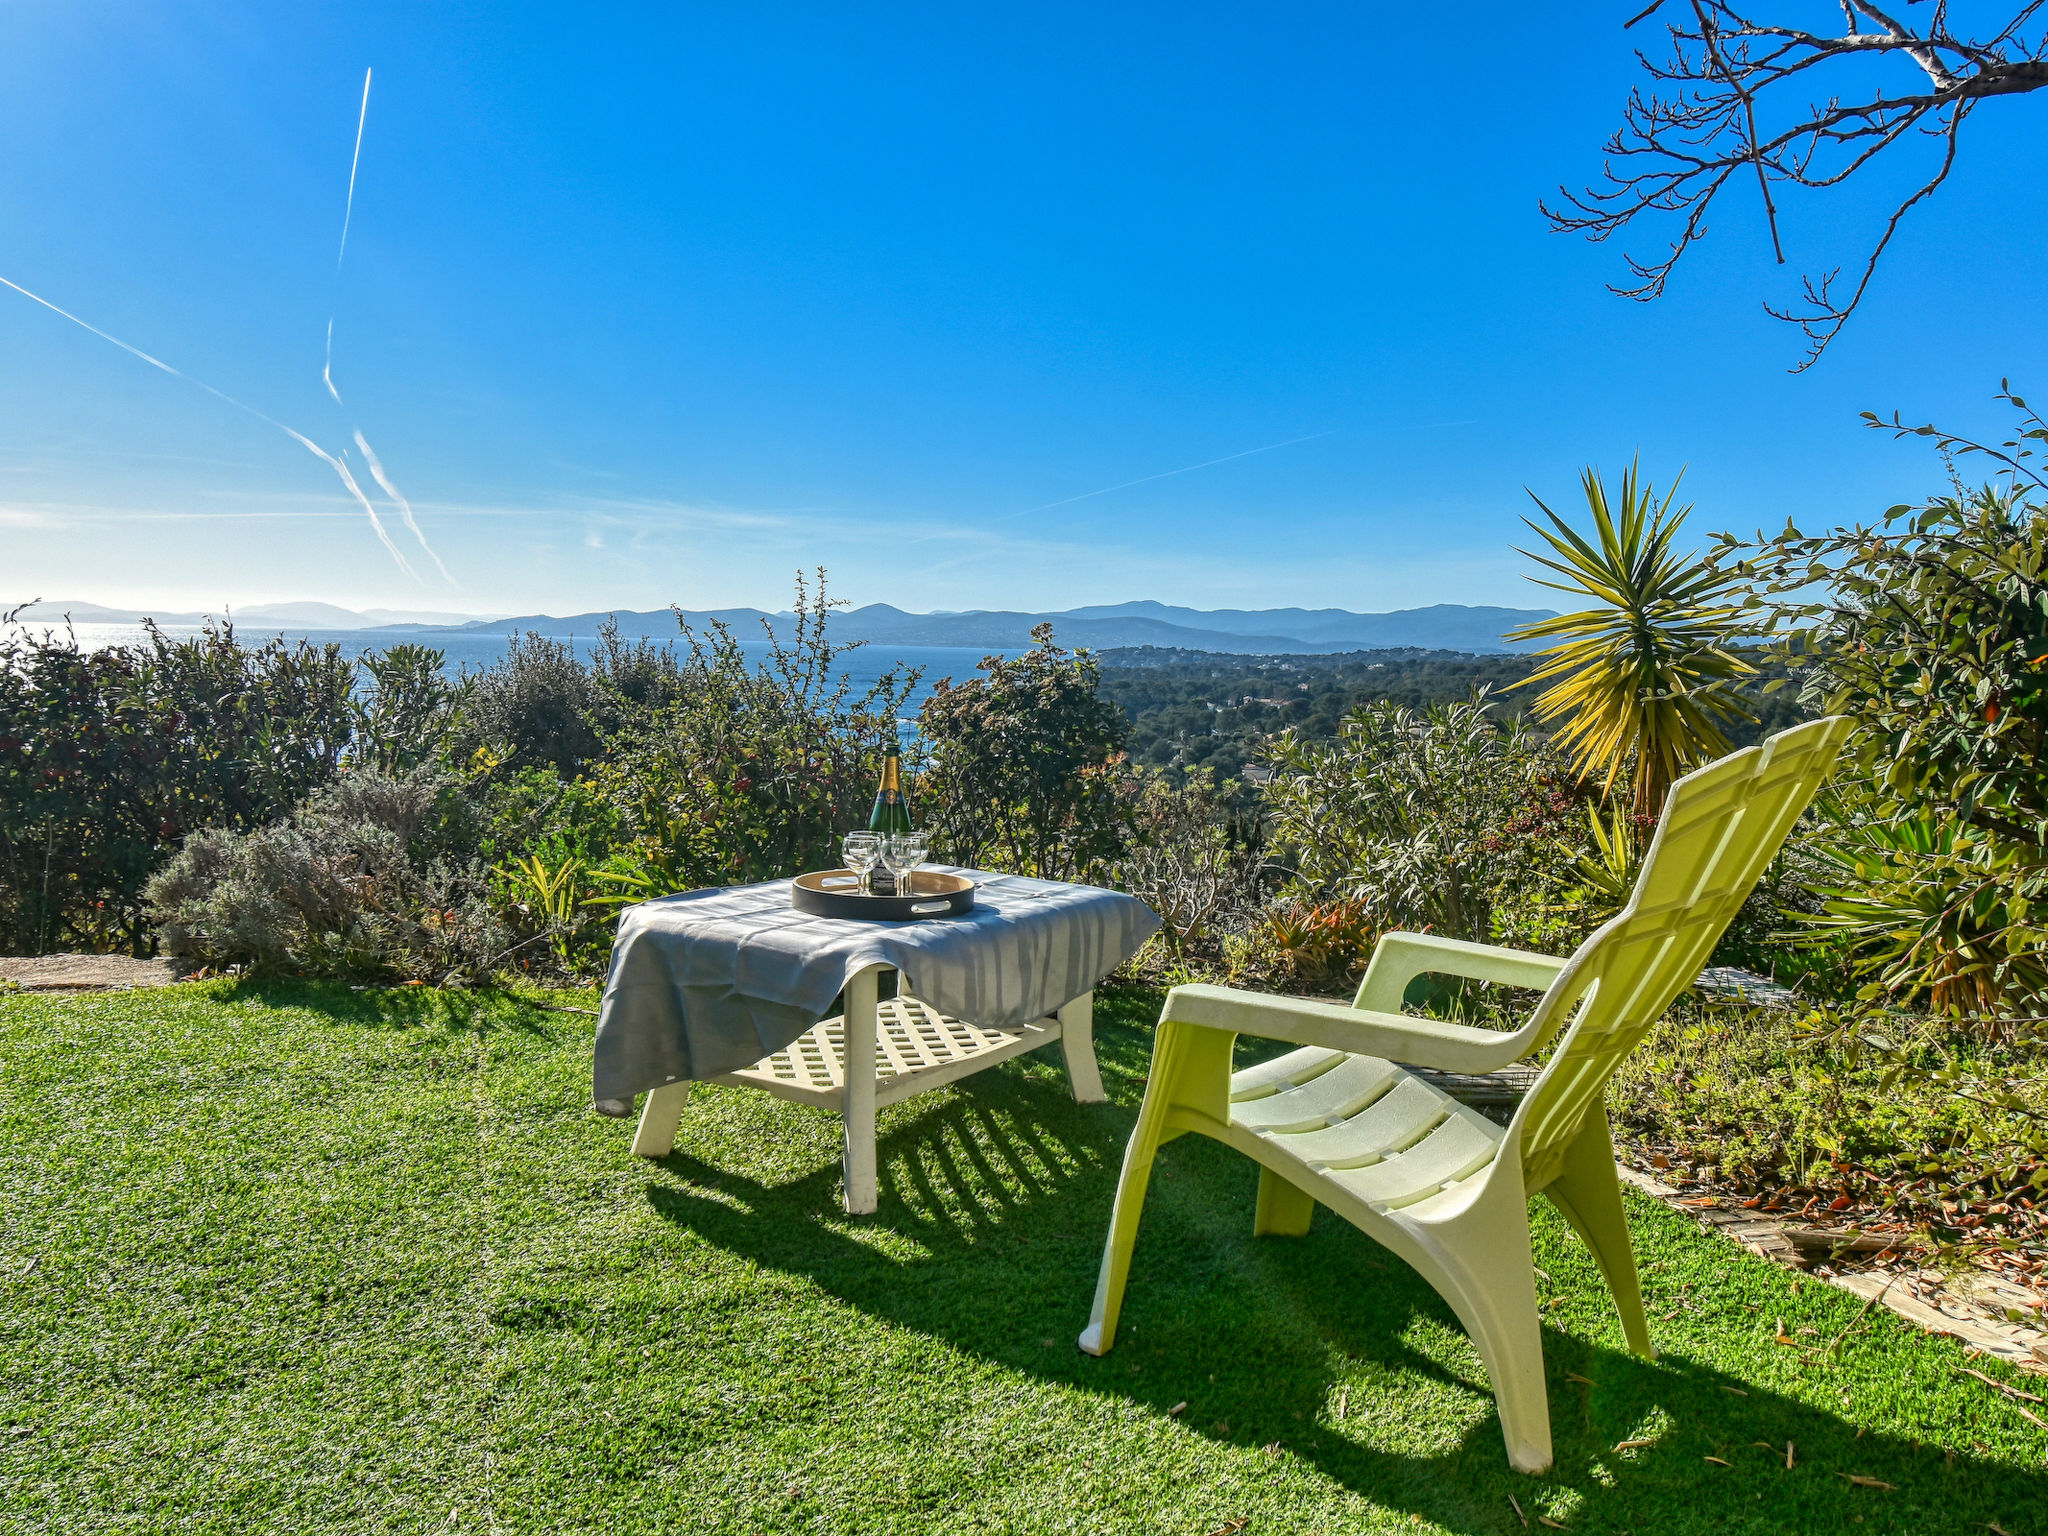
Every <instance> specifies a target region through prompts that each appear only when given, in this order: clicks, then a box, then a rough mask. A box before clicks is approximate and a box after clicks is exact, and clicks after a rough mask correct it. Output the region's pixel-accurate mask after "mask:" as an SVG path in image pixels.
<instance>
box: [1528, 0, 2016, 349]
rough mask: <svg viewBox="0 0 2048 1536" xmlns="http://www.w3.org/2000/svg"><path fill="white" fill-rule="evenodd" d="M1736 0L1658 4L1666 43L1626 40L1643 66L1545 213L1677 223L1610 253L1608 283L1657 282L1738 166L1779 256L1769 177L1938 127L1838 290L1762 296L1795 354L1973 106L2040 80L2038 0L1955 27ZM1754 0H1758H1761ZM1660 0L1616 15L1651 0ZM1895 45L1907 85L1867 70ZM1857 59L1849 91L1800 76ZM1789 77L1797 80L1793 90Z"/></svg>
mask: <svg viewBox="0 0 2048 1536" xmlns="http://www.w3.org/2000/svg"><path fill="white" fill-rule="evenodd" d="M1738 3H1740V4H1742V5H1744V6H1746V5H1747V4H1748V3H1749V0H1687V4H1686V7H1685V10H1684V13H1683V14H1682V15H1679V16H1678V17H1677V18H1676V19H1671V20H1666V21H1665V23H1664V28H1665V32H1666V35H1667V37H1668V39H1669V43H1670V52H1669V54H1668V56H1666V57H1665V58H1663V59H1661V60H1660V59H1654V58H1652V57H1651V56H1650V55H1649V54H1647V53H1643V52H1640V51H1639V52H1638V53H1637V55H1636V57H1637V60H1638V61H1639V62H1640V64H1641V65H1642V68H1643V72H1644V73H1645V74H1646V75H1647V76H1648V77H1649V83H1648V85H1647V86H1638V87H1637V88H1636V89H1635V90H1633V91H1631V92H1630V94H1629V99H1628V104H1627V105H1626V107H1625V108H1624V109H1623V113H1622V125H1621V127H1620V128H1618V129H1617V130H1616V131H1615V132H1614V133H1613V134H1612V135H1611V136H1610V137H1609V139H1608V141H1607V144H1606V156H1607V159H1606V164H1605V167H1604V178H1603V181H1602V182H1601V184H1599V185H1597V186H1591V187H1587V188H1585V189H1584V190H1582V191H1579V192H1573V191H1571V190H1570V189H1568V188H1560V189H1559V198H1558V200H1557V201H1556V202H1555V203H1546V204H1545V205H1544V213H1545V215H1546V216H1547V217H1548V218H1549V220H1550V222H1551V226H1552V227H1553V228H1555V229H1559V230H1566V231H1571V232H1573V233H1577V234H1583V235H1585V236H1586V237H1587V238H1588V239H1592V240H1605V239H1607V238H1608V237H1609V236H1610V235H1613V234H1614V233H1615V232H1617V231H1618V230H1622V229H1625V228H1627V227H1628V226H1629V225H1630V224H1632V223H1634V222H1635V221H1636V220H1637V219H1638V218H1641V217H1642V216H1644V215H1646V214H1647V215H1671V216H1675V217H1676V218H1677V219H1678V221H1679V224H1678V229H1677V232H1676V234H1675V235H1674V236H1673V237H1672V238H1671V240H1670V243H1669V244H1668V246H1667V247H1666V249H1665V251H1664V253H1663V254H1662V255H1661V256H1659V257H1657V258H1655V259H1638V258H1636V257H1634V256H1625V257H1624V258H1623V259H1624V261H1625V262H1626V263H1627V266H1628V270H1629V274H1630V278H1631V281H1630V282H1629V283H1627V284H1619V285H1615V287H1614V291H1615V292H1616V293H1619V294H1621V295H1623V296H1624V297H1627V298H1632V299H1643V300H1648V299H1654V298H1657V297H1658V296H1660V295H1661V294H1662V293H1663V292H1664V287H1665V284H1666V283H1667V282H1669V280H1670V277H1671V273H1672V271H1673V269H1674V268H1675V267H1676V266H1677V265H1678V263H1679V261H1680V260H1681V259H1682V258H1683V257H1684V256H1685V254H1686V252H1687V251H1689V250H1691V249H1692V247H1693V245H1694V244H1695V243H1697V242H1698V241H1699V240H1700V239H1701V238H1703V237H1704V236H1705V234H1706V232H1707V212H1708V209H1709V208H1710V207H1711V206H1712V204H1713V202H1714V200H1715V199H1716V198H1717V197H1719V196H1720V194H1721V192H1722V190H1723V189H1724V188H1725V187H1726V186H1727V185H1728V182H1729V178H1730V177H1731V176H1734V175H1736V174H1738V173H1742V174H1744V175H1747V174H1751V173H1753V174H1754V175H1755V177H1756V181H1757V190H1758V192H1759V194H1760V196H1761V198H1762V201H1763V209H1764V218H1765V222H1766V224H1767V226H1768V228H1769V231H1770V237H1771V247H1772V250H1773V253H1774V254H1775V256H1776V258H1777V260H1778V261H1779V263H1781V264H1782V263H1783V262H1784V261H1785V249H1784V241H1783V236H1782V233H1781V230H1780V227H1779V217H1778V215H1779V208H1778V200H1777V197H1776V195H1775V194H1774V192H1773V186H1774V184H1782V185H1787V186H1793V187H1799V188H1805V189H1810V190H1816V191H1822V190H1827V189H1829V188H1833V187H1838V186H1840V185H1842V184H1843V183H1844V182H1846V181H1847V180H1849V178H1850V177H1852V176H1854V175H1856V174H1857V173H1858V172H1859V171H1861V170H1863V169H1864V167H1866V166H1868V165H1869V164H1871V162H1872V161H1874V160H1876V159H1877V158H1878V157H1879V156H1881V155H1883V154H1884V152H1885V151H1886V150H1889V149H1890V148H1891V147H1892V146H1894V145H1896V144H1899V143H1901V142H1902V141H1904V140H1905V139H1906V138H1907V136H1908V135H1913V134H1923V135H1927V136H1930V137H1934V138H1939V139H1941V140H1942V141H1943V145H1942V156H1941V161H1940V164H1939V166H1938V167H1937V168H1936V169H1935V171H1934V172H1933V174H1932V175H1930V176H1928V177H1926V178H1925V179H1924V180H1923V181H1922V182H1921V183H1920V184H1919V186H1918V187H1917V188H1916V189H1915V190H1914V191H1912V192H1911V193H1910V194H1909V195H1907V196H1905V197H1904V198H1902V199H1901V200H1900V201H1899V202H1898V203H1897V204H1896V206H1895V207H1894V208H1893V211H1892V213H1891V216H1890V218H1889V219H1888V220H1887V221H1886V223H1885V226H1884V229H1883V232H1882V233H1881V234H1880V235H1879V236H1878V238H1877V239H1876V241H1875V242H1874V244H1873V245H1872V247H1871V249H1870V251H1869V253H1868V255H1867V256H1866V258H1865V259H1864V261H1863V264H1862V271H1861V274H1860V276H1859V277H1858V279H1857V282H1856V286H1855V288H1854V290H1853V291H1852V292H1850V293H1849V294H1848V295H1847V296H1846V297H1838V296H1837V295H1836V293H1835V292H1834V290H1833V285H1834V282H1835V280H1836V278H1837V277H1839V276H1840V273H1841V268H1839V267H1837V268H1835V269H1834V270H1832V271H1830V272H1827V273H1825V274H1824V275H1821V276H1819V277H1814V276H1808V277H1806V278H1804V279H1802V285H1801V286H1802V290H1803V294H1802V299H1801V302H1800V303H1799V304H1798V305H1797V306H1774V305H1770V304H1766V305H1765V309H1766V311H1767V312H1768V313H1770V314H1771V315H1772V316H1774V317H1775V318H1777V319H1780V320H1783V321H1785V322H1786V323H1788V324H1791V325H1796V326H1798V327H1799V328H1800V330H1801V331H1802V332H1803V333H1804V334H1805V336H1806V339H1807V344H1808V345H1807V353H1806V356H1805V358H1804V359H1803V360H1802V361H1801V362H1800V363H1799V365H1798V366H1797V367H1796V368H1795V369H1794V370H1793V371H1794V372H1799V371H1801V370H1803V369H1805V368H1809V367H1811V366H1812V365H1813V363H1814V362H1815V360H1817V359H1818V358H1819V357H1820V355H1821V353H1822V352H1824V351H1826V350H1827V347H1828V344H1829V343H1830V342H1832V341H1833V340H1834V338H1835V337H1836V335H1838V334H1839V333H1840V331H1841V329H1842V327H1843V326H1844V325H1845V324H1847V323H1848V320H1849V317H1850V316H1851V315H1852V314H1854V313H1855V311H1856V309H1857V306H1858V305H1860V304H1861V303H1862V302H1863V298H1864V295H1865V294H1866V293H1867V292H1868V290H1869V288H1870V283H1871V278H1872V276H1873V275H1874V274H1875V272H1876V270H1877V265H1878V262H1879V260H1880V259H1881V258H1882V257H1883V255H1884V252H1885V249H1886V247H1887V246H1889V245H1890V243H1891V239H1892V236H1893V235H1894V234H1895V233H1897V231H1898V228H1899V224H1900V222H1901V221H1902V220H1903V219H1904V218H1905V216H1906V214H1907V213H1908V212H1909V211H1910V210H1911V209H1912V208H1913V207H1914V206H1915V205H1916V204H1918V203H1920V202H1921V201H1923V200H1924V199H1925V198H1927V197H1929V196H1931V195H1932V194H1933V193H1934V191H1935V190H1936V189H1937V188H1938V187H1940V186H1941V184H1942V183H1943V182H1944V181H1945V180H1947V178H1948V174H1949V172H1950V171H1951V170H1952V169H1953V168H1954V166H1955V160H1956V154H1957V149H1958V145H1959V139H1960V135H1961V132H1962V127H1963V124H1964V122H1965V120H1967V119H1968V117H1969V116H1970V113H1971V111H1972V109H1973V108H1974V107H1975V106H1976V105H1977V104H1978V103H1979V102H1983V101H1988V100H1990V99H1992V98H1994V97H2000V96H2016V95H2023V94H2026V93H2028V92H2032V91H2037V90H2040V89H2042V88H2043V87H2044V86H2048V28H2044V27H2042V26H2041V25H2040V19H2041V13H2042V10H2043V6H2044V4H2048V0H2005V10H2004V12H2003V13H2002V14H2003V15H2004V17H2005V20H2004V21H2003V23H2002V24H2001V25H1999V26H1998V27H1997V30H1996V31H1994V32H1991V33H1989V34H1988V35H1985V36H1981V37H1980V36H1977V35H1974V34H1970V35H1959V34H1958V33H1957V32H1955V31H1954V30H1953V29H1952V27H1951V24H1950V17H1949V7H1948V5H1947V4H1946V3H1945V0H1944V3H1937V4H1936V5H1934V6H1933V7H1932V9H1931V13H1930V14H1928V15H1927V16H1926V17H1925V19H1924V20H1916V23H1915V24H1914V25H1907V24H1906V23H1904V22H1901V21H1898V20H1896V19H1894V18H1893V17H1891V16H1889V15H1887V14H1886V13H1885V12H1884V11H1882V10H1880V9H1878V8H1877V7H1876V6H1875V5H1868V4H1864V3H1862V0H1843V6H1842V12H1843V18H1844V21H1843V30H1842V31H1841V32H1839V33H1832V34H1824V33H1819V32H1812V31H1809V30H1807V29H1806V28H1804V27H1802V26H1795V25H1792V24H1790V23H1786V22H1779V21H1775V20H1770V19H1760V18H1758V17H1755V16H1752V15H1751V14H1749V13H1748V11H1747V10H1746V9H1737V5H1738ZM1764 3H1769V0H1764ZM1664 8H1665V7H1664V0H1657V3H1655V4H1652V5H1650V6H1649V7H1648V8H1646V9H1645V10H1643V11H1641V12H1639V13H1638V14H1637V15H1635V16H1634V17H1632V18H1631V19H1630V20H1629V23H1628V25H1629V26H1631V27H1633V26H1635V25H1636V24H1637V23H1638V22H1641V21H1644V20H1647V19H1648V18H1649V17H1650V16H1652V15H1654V14H1656V13H1658V12H1660V11H1662V10H1664ZM1891 59H1897V60H1900V61H1903V62H1904V63H1906V64H1909V65H1911V66H1912V70H1913V78H1914V82H1915V83H1914V85H1912V86H1911V87H1907V86H1906V85H1905V84H1904V82H1903V81H1900V80H1898V79H1896V78H1893V77H1892V76H1887V75H1885V74H1882V73H1872V71H1871V70H1870V68H1869V65H1870V63H1873V62H1874V63H1876V64H1878V65H1882V64H1883V63H1884V62H1885V61H1887V60H1891ZM1852 70H1854V71H1858V73H1857V75H1856V76H1855V81H1856V84H1857V85H1858V86H1859V88H1860V90H1861V94H1859V95H1858V96H1857V97H1856V98H1855V99H1845V97H1844V96H1842V95H1839V94H1830V95H1827V96H1826V97H1824V98H1818V99H1817V98H1816V97H1814V96H1813V95H1811V94H1808V93H1809V92H1811V91H1812V90H1813V89H1814V87H1815V86H1817V85H1820V84H1823V83H1825V84H1826V85H1827V86H1828V87H1829V89H1830V90H1833V89H1835V86H1836V82H1838V81H1841V82H1847V81H1848V80H1849V79H1850V78H1851V77H1850V73H1849V72H1850V71H1852ZM1802 87H1803V88H1804V89H1803V90H1802Z"/></svg>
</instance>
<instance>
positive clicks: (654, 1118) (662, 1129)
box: [633, 1083, 690, 1157]
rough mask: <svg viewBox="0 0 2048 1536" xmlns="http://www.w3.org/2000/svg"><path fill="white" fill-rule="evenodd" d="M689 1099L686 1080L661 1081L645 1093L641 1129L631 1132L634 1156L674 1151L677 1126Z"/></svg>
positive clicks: (661, 1154)
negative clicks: (679, 1081)
mask: <svg viewBox="0 0 2048 1536" xmlns="http://www.w3.org/2000/svg"><path fill="white" fill-rule="evenodd" d="M689 1102H690V1085H689V1084H688V1083H664V1084H662V1086H661V1087H659V1088H656V1089H654V1090H652V1091H651V1092H650V1093H649V1094H648V1095H647V1103H646V1105H645V1106H644V1107H642V1109H641V1111H640V1128H639V1129H638V1130H636V1131H635V1132H634V1133H633V1155H634V1156H635V1157H667V1156H668V1155H669V1153H670V1152H672V1151H674V1150H675V1145H676V1127H677V1125H679V1124H681V1122H682V1118H683V1106H684V1105H686V1104H688V1103H689Z"/></svg>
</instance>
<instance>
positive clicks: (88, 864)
mask: <svg viewBox="0 0 2048 1536" xmlns="http://www.w3.org/2000/svg"><path fill="white" fill-rule="evenodd" d="M355 681H356V670H355V664H354V663H353V662H351V661H349V660H347V659H346V658H344V657H343V656H342V654H341V650H340V647H338V646H335V645H325V646H314V645H310V644H307V643H305V642H303V641H302V642H300V643H298V644H297V645H290V646H288V645H285V644H284V643H283V642H282V641H279V640H272V641H270V642H268V643H267V644H264V645H260V646H247V645H244V644H243V643H242V642H241V641H240V640H239V639H237V638H236V635H235V632H234V630H233V628H232V626H229V625H225V624H222V625H213V624H209V625H208V626H207V627H206V628H205V630H204V631H203V632H202V633H201V634H199V635H197V636H194V637H192V638H190V639H186V640H177V641H174V640H171V639H170V638H169V637H167V636H165V635H164V634H162V633H161V632H160V631H157V630H156V629H154V628H153V627H152V628H151V630H150V632H149V635H148V638H147V640H146V641H144V642H142V643H140V644H135V645H123V646H110V647H107V648H104V649H101V650H97V651H90V652H86V651H81V650H80V649H79V648H78V645H77V642H76V640H75V639H74V638H72V637H71V636H70V635H68V634H65V635H58V634H55V633H52V632H47V631H46V632H43V633H40V634H32V633H30V632H27V631H25V630H22V629H19V628H14V627H8V628H5V629H4V630H0V949H5V950H7V951H8V952H11V953H16V954H34V953H38V952H41V951H44V950H48V949H60V948H82V949H107V948H120V949H132V950H135V951H136V952H138V953H145V952H147V950H148V947H149V944H150V933H149V928H148V925H147V922H146V919H145V917H144V912H143V894H142V893H143V886H144V884H145V883H146V882H147V880H148V879H149V877H150V875H151V874H153V873H154V872H155V871H156V870H157V868H158V867H159V866H160V865H161V864H162V863H163V861H164V860H165V859H166V858H167V857H168V856H169V854H170V852H171V850H173V849H175V848H176V847H177V846H178V845H179V843H180V842H181V841H182V840H184V839H185V838H186V837H187V836H188V835H189V834H191V833H192V832H194V831H196V830H198V829H201V828H207V827H213V828H223V829H229V830H236V829H245V828H249V827H255V826H260V825H262V824H263V823H265V822H267V821H269V820H271V819H273V818H274V817H277V816H280V815H282V814H284V812H285V811H286V810H288V809H289V808H290V807H291V806H292V805H294V804H295V803H297V802H298V801H299V800H300V799H302V798H303V797H304V796H305V795H306V794H307V793H309V792H310V791H312V790H313V789H315V788H317V787H318V786H319V785H321V784H324V783H326V782H328V781H329V780H330V779H332V778H333V776H334V774H335V772H336V771H337V769H338V767H339V765H340V763H341V759H342V755H343V752H344V751H345V749H346V748H347V746H348V743H349V739H350V734H351V731H352V729H353V725H354V721H355V712H354V708H353V706H352V704H351V690H352V689H353V687H354V684H355Z"/></svg>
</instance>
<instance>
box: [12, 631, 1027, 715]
mask: <svg viewBox="0 0 2048 1536" xmlns="http://www.w3.org/2000/svg"><path fill="white" fill-rule="evenodd" d="M30 627H31V628H35V627H39V626H33V625H32V626H30ZM76 629H77V633H78V643H79V645H80V646H81V647H83V648H84V649H86V650H97V649H99V648H100V647H102V646H108V645H130V644H137V643H140V642H141V641H142V640H143V639H144V638H145V631H144V630H143V628H142V626H141V625H140V624H80V625H78V626H76ZM163 629H164V633H165V634H167V635H170V636H172V637H173V638H177V639H183V638H184V637H185V636H187V635H192V634H196V633H197V632H198V631H197V630H196V629H195V628H194V627H193V626H191V625H188V624H166V625H165V626H164V627H163ZM238 633H239V634H240V637H241V638H242V639H243V640H244V641H246V642H258V641H263V640H267V639H269V638H270V637H271V636H272V635H274V634H281V635H283V636H284V638H285V639H286V640H287V641H292V642H296V641H299V640H302V639H303V640H310V641H312V642H313V643H314V644H316V645H325V644H327V643H328V642H329V641H333V642H334V643H336V644H338V645H340V647H341V648H342V651H343V653H344V654H345V655H349V656H355V655H360V654H361V653H362V652H364V651H366V650H382V649H383V648H384V647H386V646H389V645H396V644H399V643H400V642H402V641H413V642H416V643H418V644H421V645H429V646H432V647H434V648H435V649H436V650H438V651H441V652H443V653H444V654H445V655H446V656H447V658H448V662H447V665H448V670H449V671H450V672H451V673H452V672H463V671H468V672H481V671H483V670H484V669H485V668H486V667H488V666H490V665H491V663H492V662H494V661H496V660H497V659H498V658H499V657H501V656H503V655H504V654H505V648H506V646H507V645H508V644H509V643H510V637H509V636H506V635H463V634H456V635H446V634H433V635H417V634H405V633H388V634H373V633H367V632H365V631H363V630H320V629H284V630H274V629H261V628H249V629H243V630H240V631H238ZM550 638H553V639H558V640H568V641H571V642H573V643H574V644H575V645H576V647H577V649H578V650H580V651H582V652H583V653H584V654H585V655H586V656H587V655H589V654H590V653H591V652H592V651H594V650H595V649H596V641H595V638H594V637H593V636H591V635H587V634H586V635H576V634H569V633H567V632H566V631H565V632H563V633H562V634H559V635H554V636H551V637H550ZM678 643H679V642H678ZM740 648H741V650H743V651H744V652H746V654H747V655H748V656H749V657H750V658H752V659H753V660H754V661H755V662H757V663H758V662H760V661H763V660H765V659H766V658H767V656H768V646H767V645H766V643H750V642H744V641H743V642H742V643H741V647H740ZM986 654H987V652H985V651H983V650H981V649H980V648H978V647H972V646H957V645H897V646H885V645H880V644H870V645H864V646H862V647H861V648H860V649H858V650H856V651H851V652H848V653H847V654H845V655H843V656H842V657H841V658H840V662H839V670H840V671H841V672H843V673H844V674H845V675H846V676H847V677H849V678H851V679H852V681H853V685H854V687H855V689H857V690H858V689H864V688H866V687H867V686H868V685H869V684H871V683H873V682H874V681H875V679H876V678H878V677H880V676H881V675H882V674H883V673H884V672H886V671H888V670H889V669H890V668H891V667H892V666H902V667H912V668H922V669H923V673H924V675H923V677H922V678H920V679H919V681H918V685H917V691H916V692H915V693H913V694H912V695H911V697H910V700H909V704H908V708H909V709H911V710H915V709H916V708H917V706H918V705H919V704H921V703H922V702H923V701H924V698H925V695H927V694H928V693H930V692H931V690H932V684H934V683H936V682H937V681H938V680H939V679H940V678H942V677H952V678H954V679H956V680H957V679H962V678H965V677H968V676H970V675H972V673H973V672H974V668H975V665H976V664H977V663H978V662H979V661H980V660H981V658H982V657H983V656H984V655H986Z"/></svg>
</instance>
